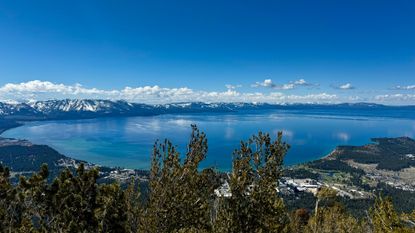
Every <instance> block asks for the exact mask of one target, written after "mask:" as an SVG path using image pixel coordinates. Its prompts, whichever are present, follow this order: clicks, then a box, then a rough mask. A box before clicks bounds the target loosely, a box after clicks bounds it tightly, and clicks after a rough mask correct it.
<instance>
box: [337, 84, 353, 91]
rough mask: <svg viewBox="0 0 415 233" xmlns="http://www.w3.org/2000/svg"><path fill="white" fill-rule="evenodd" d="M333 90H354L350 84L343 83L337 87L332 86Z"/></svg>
mask: <svg viewBox="0 0 415 233" xmlns="http://www.w3.org/2000/svg"><path fill="white" fill-rule="evenodd" d="M332 87H334V88H335V89H340V90H352V89H355V87H354V86H353V85H352V84H351V83H345V84H341V85H338V86H332Z"/></svg>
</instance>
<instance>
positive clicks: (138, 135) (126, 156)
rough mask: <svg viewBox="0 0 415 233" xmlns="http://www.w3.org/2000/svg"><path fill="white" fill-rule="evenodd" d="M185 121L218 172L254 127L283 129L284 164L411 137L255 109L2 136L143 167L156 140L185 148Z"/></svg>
mask: <svg viewBox="0 0 415 233" xmlns="http://www.w3.org/2000/svg"><path fill="white" fill-rule="evenodd" d="M190 124H197V125H198V127H199V128H200V129H201V130H203V131H205V132H206V134H207V136H208V143H209V153H208V157H207V159H206V161H204V163H203V166H204V167H206V166H214V167H216V168H218V169H220V170H229V169H230V168H231V158H232V151H233V150H234V149H235V148H237V147H238V146H239V142H240V140H246V139H248V138H249V137H250V136H251V135H252V134H254V133H256V132H258V130H262V131H264V132H270V133H271V134H273V135H276V133H277V132H278V131H283V132H284V139H285V140H286V141H287V142H288V143H289V144H290V145H291V149H290V151H289V153H288V155H287V156H286V158H285V164H287V165H291V164H296V163H302V162H305V161H310V160H313V159H316V158H320V157H322V156H325V155H327V154H328V153H329V152H330V151H331V150H333V149H334V148H335V146H336V145H360V144H364V143H368V142H369V141H370V138H372V137H396V136H409V137H414V135H415V120H406V119H393V118H375V117H353V118H350V117H341V116H321V115H320V116H310V115H303V114H301V115H295V114H294V115H293V114H284V113H280V112H278V111H259V112H256V113H251V114H208V115H207V114H195V115H161V116H151V117H129V118H100V119H91V120H71V121H45V122H31V123H27V124H26V125H24V126H22V127H19V128H15V129H11V130H9V131H6V132H5V133H3V135H2V136H3V137H13V138H21V139H28V140H30V141H32V142H34V143H38V144H47V145H50V146H52V147H53V148H55V149H57V150H58V151H59V152H61V153H63V154H65V155H67V156H70V157H74V158H77V159H82V160H86V161H88V162H93V163H97V164H101V165H107V166H121V167H128V168H138V169H148V168H149V165H150V155H151V149H152V146H153V144H154V142H155V140H156V139H162V140H163V139H164V138H168V139H170V140H171V141H172V142H173V143H174V144H175V145H178V146H179V149H180V150H181V151H185V150H186V147H185V145H186V143H187V140H188V138H189V135H190V132H191V128H190Z"/></svg>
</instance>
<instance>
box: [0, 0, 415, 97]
mask: <svg viewBox="0 0 415 233" xmlns="http://www.w3.org/2000/svg"><path fill="white" fill-rule="evenodd" d="M414 12H415V2H414V1H411V0H400V1H391V0H390V1H382V0H376V1H370V0H368V1H330V0H326V1H317V0H316V1H307V0H304V1H295V0H294V1H214V0H210V1H180V0H178V1H158V0H152V1H127V0H126V1H102V0H101V1H42V0H40V1H19V0H12V1H7V0H6V1H1V2H0V99H1V100H25V99H41V98H77V97H81V98H90V97H93V98H113V99H118V98H123V99H128V100H131V101H136V102H149V103H152V102H176V101H189V100H200V101H208V102H211V101H260V102H360V101H364V102H379V103H385V104H415V42H414V41H415V14H414ZM35 80H37V81H35ZM230 85H231V86H230ZM126 87H129V88H127V89H126ZM94 90H95V91H94Z"/></svg>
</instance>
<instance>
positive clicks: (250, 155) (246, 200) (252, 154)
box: [215, 132, 289, 232]
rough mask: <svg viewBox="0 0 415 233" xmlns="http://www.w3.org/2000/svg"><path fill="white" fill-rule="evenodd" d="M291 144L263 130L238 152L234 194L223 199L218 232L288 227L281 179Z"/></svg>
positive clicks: (235, 155) (279, 134) (236, 152)
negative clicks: (272, 136) (279, 181)
mask: <svg viewBox="0 0 415 233" xmlns="http://www.w3.org/2000/svg"><path fill="white" fill-rule="evenodd" d="M288 148H289V146H288V145H287V144H286V143H284V142H282V133H281V132H280V133H278V138H277V140H276V141H271V137H270V135H269V134H263V133H261V132H259V133H258V135H254V136H253V137H252V138H251V139H249V140H248V142H241V148H240V149H239V150H236V151H235V152H234V158H233V167H232V173H231V175H230V178H229V186H230V191H231V197H229V198H222V199H221V200H220V205H219V210H218V217H217V219H216V221H215V231H216V232H283V231H286V230H287V227H288V216H287V214H286V212H285V207H284V203H283V201H282V199H281V198H279V196H278V192H277V187H278V179H279V178H280V176H281V173H282V163H283V158H284V155H285V154H286V152H287V150H288Z"/></svg>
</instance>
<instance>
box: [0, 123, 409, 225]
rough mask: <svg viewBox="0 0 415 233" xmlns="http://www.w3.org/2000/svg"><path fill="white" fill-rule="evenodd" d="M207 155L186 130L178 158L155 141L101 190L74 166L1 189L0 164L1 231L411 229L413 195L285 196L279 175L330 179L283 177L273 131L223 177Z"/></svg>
mask: <svg viewBox="0 0 415 233" xmlns="http://www.w3.org/2000/svg"><path fill="white" fill-rule="evenodd" d="M8 143H9V145H4V146H5V148H6V150H5V151H8V152H10V153H11V150H12V149H13V148H18V149H17V151H18V154H20V155H21V156H22V157H24V156H30V155H31V154H33V152H36V151H37V150H40V151H41V152H40V153H41V154H42V153H43V151H48V153H50V154H51V157H52V158H54V160H56V159H62V157H61V155H59V154H58V153H57V152H56V153H55V152H54V151H51V150H49V149H45V147H42V146H39V147H36V146H35V147H33V146H34V145H31V144H30V143H29V142H19V143H21V145H20V146H21V147H26V148H25V149H23V148H20V147H14V146H16V145H14V146H13V143H16V142H15V141H14V142H13V141H9V142H8ZM22 143H27V144H25V145H24V144H22ZM28 148H29V149H28ZM207 148H208V146H207V139H206V135H205V134H204V133H202V132H200V131H199V130H198V129H197V128H196V127H195V126H193V131H192V134H191V137H190V140H189V144H188V147H187V151H186V153H185V155H183V156H182V155H180V154H179V152H178V150H177V148H176V147H175V146H173V144H172V143H171V142H169V141H168V140H166V141H164V142H161V143H160V142H156V144H155V145H154V149H153V154H152V165H151V170H150V172H149V174H147V175H146V176H143V175H142V174H141V176H140V174H134V175H132V176H130V178H129V179H127V180H125V179H124V180H123V179H120V176H117V175H119V174H120V173H121V172H122V169H119V170H116V171H113V172H112V173H111V172H110V173H111V174H112V175H115V176H113V177H114V181H113V182H106V183H100V182H99V181H98V179H99V177H100V173H101V172H102V171H99V168H96V167H93V166H85V165H84V164H83V163H79V164H76V166H74V167H73V169H71V168H69V167H62V169H61V172H60V173H59V174H58V175H56V176H55V177H53V178H52V179H50V176H51V174H50V170H49V169H48V166H47V165H42V166H41V167H40V171H38V172H35V173H33V174H32V175H31V176H29V177H25V176H21V177H20V179H19V181H18V182H17V183H16V184H13V183H11V181H10V177H11V175H12V172H11V171H10V170H9V168H7V167H6V166H3V165H2V166H0V232H157V233H158V232H235V233H236V232H238V233H239V232H307V233H308V232H313V233H317V232H323V233H329V232H330V233H331V232H350V233H352V232H353V233H354V232H357V233H359V232H373V233H380V232H414V230H415V228H414V227H415V223H414V222H415V211H414V209H415V207H414V204H413V202H411V201H412V200H411V199H414V195H413V193H411V192H409V191H402V190H400V191H399V190H398V189H391V188H390V186H389V185H387V184H384V183H382V182H379V183H378V184H377V188H378V190H384V191H385V192H383V193H373V198H370V199H350V201H345V200H347V199H346V198H345V197H343V195H344V191H342V190H341V189H338V188H337V187H336V186H332V185H330V183H328V184H327V185H325V184H324V185H321V186H319V188H318V189H317V191H316V192H315V193H314V195H313V194H312V193H310V192H302V191H296V192H297V193H296V195H289V193H286V191H287V190H289V188H288V186H287V185H286V184H292V183H290V182H286V180H287V179H288V178H287V176H290V177H293V179H294V178H298V179H300V180H302V179H303V178H307V177H310V178H311V179H320V178H321V177H322V176H325V174H326V173H330V174H329V176H330V180H333V179H334V178H335V176H333V173H335V174H337V173H336V171H329V170H324V169H330V166H332V165H333V164H329V165H327V166H328V167H326V166H325V165H324V166H322V167H318V168H315V169H311V168H310V167H308V166H302V167H298V168H294V169H290V170H285V171H284V168H283V158H284V155H285V154H286V152H287V150H288V149H289V146H288V145H287V144H286V143H284V142H283V141H282V134H281V133H280V134H279V135H278V137H277V138H276V139H275V140H273V139H272V138H271V137H270V136H269V134H264V133H259V134H257V135H254V136H253V137H252V138H251V139H249V140H248V141H246V142H241V145H240V148H238V149H237V150H235V152H234V154H233V162H232V171H231V172H229V173H228V174H223V173H218V172H217V171H215V170H214V169H210V168H207V169H201V168H200V167H199V164H200V162H201V161H203V160H204V159H205V157H206V154H207ZM31 149H34V150H33V151H31ZM0 150H1V147H0ZM29 151H30V152H29ZM5 154H6V155H7V154H8V153H5ZM3 155H4V154H3ZM22 161H23V160H22ZM343 163H344V164H343V165H342V167H344V168H347V166H348V163H345V162H343ZM33 165H36V166H37V165H38V164H37V163H36V164H33ZM315 165H317V163H316V164H315ZM15 166H17V165H15ZM52 166H53V163H52ZM21 169H23V170H25V169H27V168H26V167H23V168H21ZM103 169H104V170H105V169H106V168H103ZM296 169H298V170H296ZM354 169H358V168H354ZM354 171H355V170H353V169H352V170H350V171H348V172H352V173H353V172H354ZM348 172H343V171H340V172H339V173H338V174H340V175H342V176H339V177H343V178H345V177H346V178H350V179H352V178H353V177H349V176H344V174H346V173H347V174H349V173H348ZM299 173H303V176H301V175H300V174H299ZM364 174H366V172H365V171H363V172H362V173H360V172H357V174H356V176H358V177H359V178H362V177H361V176H364ZM296 182H297V181H296ZM336 182H337V181H336ZM354 182H357V183H359V182H358V181H354ZM143 183H146V184H147V185H146V187H147V188H146V190H142V189H141V188H142V187H143V186H142V185H140V184H143ZM294 183H295V182H294ZM308 185H309V186H308V187H311V186H312V185H313V184H312V183H308ZM122 186H125V188H122ZM299 190H300V189H299ZM411 194H412V195H411ZM398 195H402V197H401V198H405V200H406V202H404V203H403V204H404V205H405V207H406V209H405V211H404V212H397V211H396V207H397V205H399V203H397V202H396V200H394V199H393V198H392V199H390V198H388V197H386V196H392V197H396V196H398ZM358 208H361V209H363V208H365V209H364V210H363V211H362V212H363V214H360V215H353V214H352V213H351V212H350V209H358ZM398 208H399V207H398ZM400 208H402V207H400ZM356 216H357V217H356Z"/></svg>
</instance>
